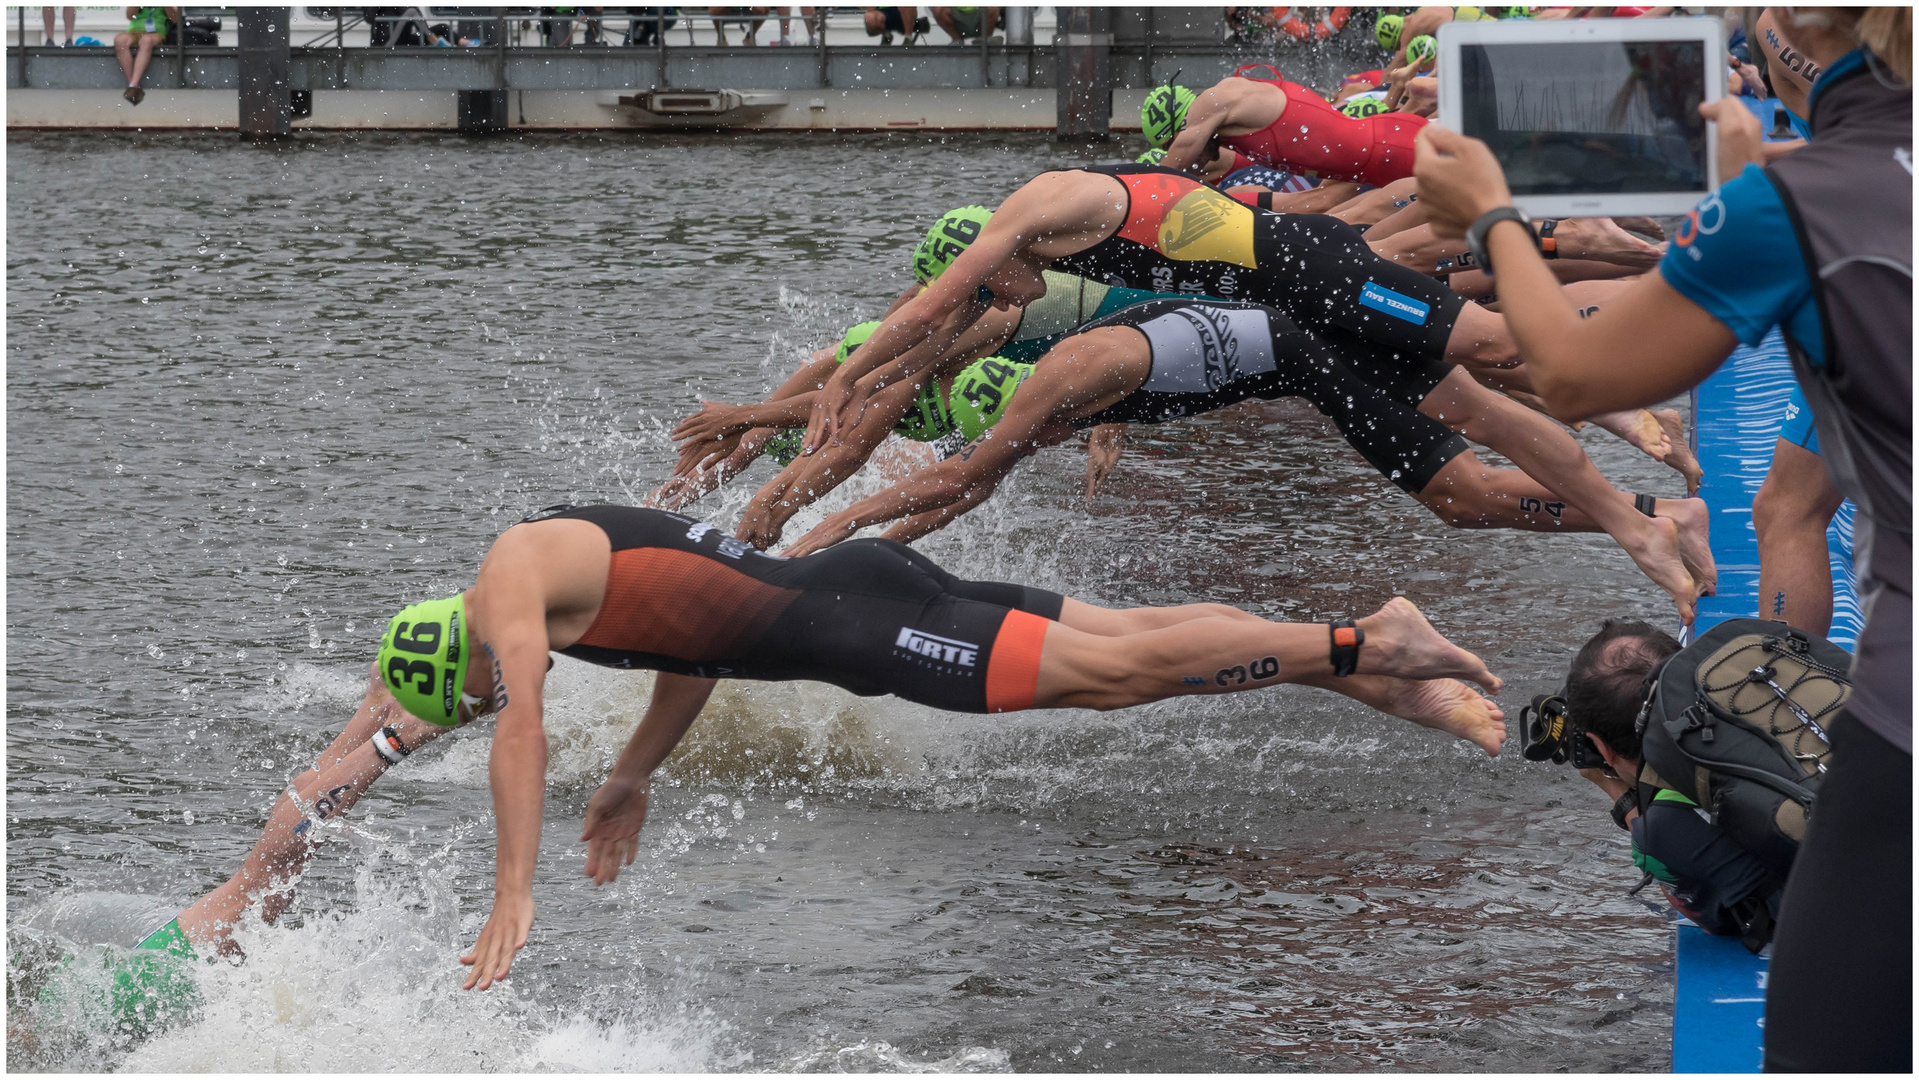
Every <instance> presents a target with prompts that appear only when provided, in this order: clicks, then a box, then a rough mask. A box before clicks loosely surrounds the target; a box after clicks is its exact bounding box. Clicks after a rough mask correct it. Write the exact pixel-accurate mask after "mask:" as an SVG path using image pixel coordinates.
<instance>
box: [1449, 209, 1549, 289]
mask: <svg viewBox="0 0 1919 1080" xmlns="http://www.w3.org/2000/svg"><path fill="white" fill-rule="evenodd" d="M1502 221H1517V222H1519V223H1520V224H1521V225H1524V226H1525V227H1526V232H1527V233H1528V234H1529V235H1530V234H1531V233H1532V231H1533V223H1532V220H1531V219H1529V218H1528V217H1526V215H1525V214H1522V213H1520V212H1519V208H1518V207H1516V206H1497V207H1494V208H1493V209H1491V210H1488V211H1486V212H1485V213H1483V214H1481V215H1479V220H1478V221H1475V222H1473V223H1472V227H1471V228H1469V229H1467V230H1466V249H1467V250H1468V251H1471V252H1472V254H1473V258H1475V259H1477V260H1479V266H1480V269H1482V270H1484V271H1486V272H1487V273H1488V274H1490V273H1492V272H1493V260H1492V258H1491V257H1490V256H1489V255H1487V254H1486V234H1487V233H1488V232H1491V231H1492V227H1493V226H1494V225H1497V224H1499V223H1500V222H1502ZM1535 242H1536V241H1535Z"/></svg>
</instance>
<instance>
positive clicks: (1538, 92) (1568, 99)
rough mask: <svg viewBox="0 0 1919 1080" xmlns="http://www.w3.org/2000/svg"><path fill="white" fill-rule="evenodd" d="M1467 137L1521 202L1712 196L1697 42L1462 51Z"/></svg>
mask: <svg viewBox="0 0 1919 1080" xmlns="http://www.w3.org/2000/svg"><path fill="white" fill-rule="evenodd" d="M1459 60H1460V67H1459V79H1460V90H1461V91H1462V93H1461V95H1460V97H1461V103H1462V105H1463V107H1464V108H1463V112H1462V114H1461V120H1462V127H1463V130H1464V133H1465V134H1467V135H1471V136H1473V137H1474V138H1477V139H1483V140H1485V141H1486V143H1487V145H1489V146H1490V147H1491V148H1492V151H1493V153H1494V154H1495V155H1496V156H1497V157H1498V158H1499V161H1500V164H1501V165H1503V166H1504V167H1505V170H1506V182H1507V184H1508V185H1510V187H1511V189H1512V193H1513V194H1514V195H1519V196H1524V195H1570V194H1588V193H1608V192H1686V191H1697V192H1699V193H1700V194H1702V195H1703V194H1704V193H1705V192H1706V191H1707V183H1706V181H1707V168H1706V160H1707V159H1706V121H1705V120H1704V119H1703V118H1701V117H1700V115H1699V104H1700V102H1702V101H1704V100H1705V98H1706V86H1705V72H1706V57H1705V45H1704V44H1703V43H1701V42H1699V41H1605V42H1599V41H1593V42H1567V43H1559V42H1551V43H1548V42H1538V43H1527V44H1490V45H1480V44H1463V43H1462V44H1461V45H1460V47H1459Z"/></svg>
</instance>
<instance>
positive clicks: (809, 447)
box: [800, 374, 870, 454]
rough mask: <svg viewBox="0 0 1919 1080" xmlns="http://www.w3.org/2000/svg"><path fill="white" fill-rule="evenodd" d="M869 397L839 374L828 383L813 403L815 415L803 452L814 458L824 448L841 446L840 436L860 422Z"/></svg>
mask: <svg viewBox="0 0 1919 1080" xmlns="http://www.w3.org/2000/svg"><path fill="white" fill-rule="evenodd" d="M869 396H870V395H869V392H868V391H867V390H866V389H865V388H863V387H862V386H861V385H860V384H858V383H856V382H854V381H852V380H851V379H842V378H840V377H839V375H838V374H835V375H834V376H833V378H831V379H828V380H827V381H826V385H825V386H823V387H821V388H820V394H819V397H817V398H815V399H814V400H813V415H812V417H811V418H810V419H808V420H807V422H806V441H805V442H804V443H802V444H801V448H800V452H801V453H802V454H811V453H814V452H816V451H818V450H819V448H820V447H822V446H827V445H829V444H830V445H834V446H837V445H839V441H840V433H841V432H843V431H845V430H847V429H848V428H850V427H852V426H853V425H855V424H857V423H859V422H860V416H861V415H862V414H864V413H865V412H866V399H867V397H869Z"/></svg>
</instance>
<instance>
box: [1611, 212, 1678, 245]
mask: <svg viewBox="0 0 1919 1080" xmlns="http://www.w3.org/2000/svg"><path fill="white" fill-rule="evenodd" d="M1612 220H1613V224H1615V225H1617V226H1619V227H1620V228H1622V229H1625V230H1626V231H1627V232H1636V233H1638V234H1639V235H1641V236H1650V237H1652V238H1653V239H1654V240H1664V239H1665V238H1666V230H1665V229H1664V228H1662V227H1661V226H1660V224H1659V223H1658V222H1657V221H1654V220H1653V219H1651V218H1649V217H1616V218H1614V219H1612Z"/></svg>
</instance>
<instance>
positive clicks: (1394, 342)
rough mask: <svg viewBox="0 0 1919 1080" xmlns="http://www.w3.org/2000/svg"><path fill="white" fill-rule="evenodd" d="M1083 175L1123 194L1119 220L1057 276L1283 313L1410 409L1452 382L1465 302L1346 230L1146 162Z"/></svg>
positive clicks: (1063, 263) (1065, 259)
mask: <svg viewBox="0 0 1919 1080" xmlns="http://www.w3.org/2000/svg"><path fill="white" fill-rule="evenodd" d="M1081 171H1084V172H1092V173H1100V174H1102V175H1106V176H1111V177H1113V178H1115V179H1117V180H1119V182H1120V183H1121V184H1123V185H1124V186H1125V188H1126V195H1127V211H1126V220H1125V223H1124V224H1122V225H1121V226H1120V227H1119V230H1118V231H1117V232H1115V233H1114V234H1113V235H1112V236H1109V237H1107V238H1106V239H1104V240H1101V241H1100V242H1099V243H1097V244H1094V245H1093V246H1091V247H1089V248H1087V249H1086V250H1084V251H1076V252H1074V253H1072V254H1071V255H1063V256H1060V257H1058V258H1055V259H1054V260H1053V267H1054V268H1055V269H1058V270H1064V271H1066V272H1068V273H1073V274H1079V275H1081V276H1082V277H1086V278H1090V279H1092V280H1094V281H1103V282H1105V283H1107V284H1109V285H1118V286H1124V287H1126V288H1132V289H1151V290H1153V291H1154V292H1163V293H1168V292H1182V293H1196V294H1203V295H1206V296H1217V297H1220V298H1221V299H1225V300H1244V301H1248V302H1251V303H1255V304H1264V305H1266V306H1268V307H1275V308H1278V309H1280V310H1281V311H1284V312H1285V313H1286V314H1288V315H1290V316H1291V317H1292V319H1293V321H1294V322H1295V323H1297V324H1298V325H1299V326H1300V328H1302V329H1304V330H1306V331H1308V332H1310V333H1312V334H1315V335H1317V336H1319V337H1322V338H1324V339H1325V340H1326V342H1327V343H1328V344H1331V345H1332V346H1334V347H1335V348H1336V349H1338V351H1339V356H1340V357H1341V358H1342V359H1344V360H1346V361H1347V363H1348V364H1349V365H1350V366H1351V367H1352V368H1353V370H1354V371H1355V372H1356V373H1357V374H1358V375H1359V376H1360V377H1361V378H1364V379H1365V380H1366V381H1368V382H1371V383H1373V384H1374V385H1376V386H1381V387H1386V388H1389V389H1392V390H1393V391H1394V396H1395V397H1400V398H1401V399H1402V400H1405V395H1407V394H1409V393H1412V392H1417V394H1418V397H1415V398H1412V399H1411V400H1412V402H1413V403H1414V404H1417V403H1418V402H1419V401H1420V400H1423V399H1424V398H1425V396H1426V395H1427V394H1429V393H1431V392H1432V389H1433V388H1434V387H1436V386H1438V385H1439V384H1440V382H1441V381H1442V380H1443V379H1445V378H1446V376H1447V375H1449V374H1451V372H1452V367H1451V365H1450V364H1448V363H1447V362H1446V340H1447V338H1449V337H1450V336H1451V335H1452V331H1453V326H1454V324H1455V323H1457V322H1458V321H1459V313H1460V312H1461V311H1462V310H1463V309H1464V308H1465V305H1466V301H1465V298H1464V297H1461V296H1460V295H1459V294H1458V293H1456V292H1454V291H1452V290H1451V289H1449V288H1447V287H1446V286H1445V285H1444V284H1443V283H1441V282H1438V281H1435V280H1434V279H1432V278H1430V277H1428V276H1426V275H1425V274H1421V273H1419V272H1418V271H1416V270H1411V269H1408V268H1407V267H1403V266H1399V265H1396V264H1394V263H1392V262H1389V261H1387V260H1385V259H1382V258H1380V257H1379V256H1378V255H1377V254H1376V253H1374V251H1373V250H1372V248H1370V247H1367V246H1366V238H1365V237H1364V236H1363V235H1361V234H1360V232H1359V230H1358V229H1355V228H1354V227H1353V226H1351V225H1348V224H1346V223H1345V222H1343V221H1341V220H1339V219H1338V218H1336V217H1329V216H1327V215H1324V214H1275V213H1271V212H1269V211H1262V210H1256V209H1254V208H1252V207H1250V206H1247V205H1245V204H1244V203H1241V202H1238V201H1236V200H1234V199H1232V198H1229V197H1228V196H1226V195H1224V194H1222V193H1220V192H1218V191H1216V190H1214V189H1212V188H1210V187H1207V186H1206V185H1205V184H1202V183H1200V182H1199V181H1197V180H1195V179H1193V178H1192V177H1190V176H1187V175H1185V174H1183V173H1177V172H1174V171H1172V170H1170V169H1161V168H1158V167H1155V166H1151V165H1118V166H1100V167H1089V168H1086V169H1084V170H1081ZM1367 345H1370V346H1373V348H1366V347H1365V346H1367Z"/></svg>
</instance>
